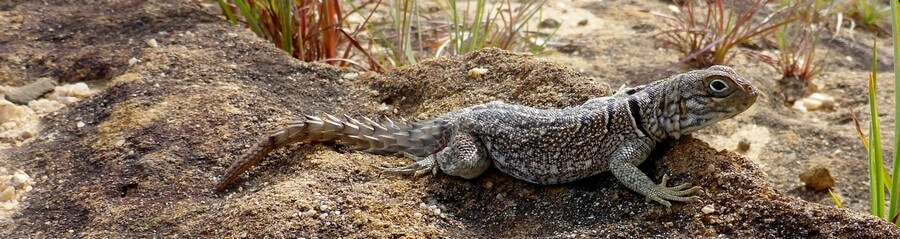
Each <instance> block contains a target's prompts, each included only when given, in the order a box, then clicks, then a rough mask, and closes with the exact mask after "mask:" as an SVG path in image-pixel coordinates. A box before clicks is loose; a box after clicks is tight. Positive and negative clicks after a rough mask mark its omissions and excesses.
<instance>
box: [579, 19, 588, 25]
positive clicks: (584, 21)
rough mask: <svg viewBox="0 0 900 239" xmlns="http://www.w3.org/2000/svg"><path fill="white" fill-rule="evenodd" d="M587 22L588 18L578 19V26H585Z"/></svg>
mask: <svg viewBox="0 0 900 239" xmlns="http://www.w3.org/2000/svg"><path fill="white" fill-rule="evenodd" d="M587 24H588V20H587V19H584V20H581V21H578V26H579V27H583V26H587Z"/></svg>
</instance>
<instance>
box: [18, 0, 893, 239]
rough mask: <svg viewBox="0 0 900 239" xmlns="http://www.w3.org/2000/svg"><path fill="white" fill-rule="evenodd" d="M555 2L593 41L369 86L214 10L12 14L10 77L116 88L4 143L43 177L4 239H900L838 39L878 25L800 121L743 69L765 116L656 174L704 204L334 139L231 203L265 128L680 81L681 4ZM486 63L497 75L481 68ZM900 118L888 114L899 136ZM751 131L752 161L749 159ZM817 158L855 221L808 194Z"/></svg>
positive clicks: (758, 114)
mask: <svg viewBox="0 0 900 239" xmlns="http://www.w3.org/2000/svg"><path fill="white" fill-rule="evenodd" d="M549 4H550V5H549V6H551V7H548V8H547V12H546V13H545V14H547V15H548V16H558V17H559V18H557V19H555V20H557V21H559V22H560V23H561V24H562V27H561V30H560V34H561V36H560V37H561V39H563V40H572V41H579V42H584V43H585V44H583V45H582V46H579V47H576V48H575V49H570V50H568V51H566V52H563V53H558V54H553V55H550V56H547V57H544V58H538V57H534V56H529V55H525V54H515V53H509V52H505V51H500V50H495V49H486V50H482V51H479V52H475V53H472V54H468V55H465V56H460V57H452V58H439V59H433V60H427V61H425V62H422V63H420V64H418V65H414V66H410V67H405V68H400V69H397V70H394V71H392V72H389V73H386V74H383V75H379V74H374V73H362V74H361V76H359V77H350V76H351V75H353V73H356V72H354V71H353V70H351V69H344V68H336V67H332V66H328V65H324V64H317V63H304V62H300V61H297V60H294V59H292V58H290V57H289V56H287V55H286V54H284V53H283V52H281V51H280V50H278V49H276V48H274V47H273V46H271V45H270V44H268V43H266V42H265V41H264V40H262V39H259V38H257V37H256V36H255V35H254V34H253V33H252V32H250V31H249V30H247V29H241V28H236V27H232V26H231V25H230V24H228V23H227V22H226V21H224V20H223V19H221V18H220V17H219V16H216V15H213V14H211V13H210V11H208V9H207V8H206V7H205V6H208V4H206V3H204V4H197V3H194V2H186V1H174V0H171V1H167V0H163V1H129V0H106V1H98V2H97V3H95V4H84V3H82V2H80V1H62V0H60V1H45V2H37V1H5V2H2V3H0V29H13V30H12V31H0V85H7V86H20V85H25V84H27V83H30V82H32V81H34V80H36V79H38V78H40V77H53V78H55V79H58V80H59V81H60V82H81V81H87V82H88V84H90V85H91V88H92V89H98V90H97V93H96V94H95V95H93V96H91V97H88V98H86V99H84V100H82V101H79V102H78V103H76V104H75V105H72V106H68V107H65V108H63V109H61V110H59V111H56V112H55V113H51V114H49V115H47V116H45V117H43V119H42V122H41V130H40V131H39V132H37V134H36V135H35V136H34V139H32V140H30V141H28V142H26V143H24V144H22V145H20V146H16V147H11V148H9V149H3V150H2V151H0V167H6V168H14V169H17V170H22V171H24V172H26V173H28V174H29V175H30V176H31V177H32V178H34V179H35V183H34V185H33V190H32V191H30V192H28V193H27V196H26V197H24V198H23V199H22V201H21V203H20V204H19V206H18V208H16V209H15V210H16V211H15V213H14V215H13V216H12V218H10V219H9V220H5V221H0V223H2V224H0V235H2V236H5V237H8V238H20V237H152V236H158V235H162V236H167V237H179V236H187V237H263V236H266V237H325V238H334V237H350V238H371V237H374V238H401V237H403V238H421V237H453V238H459V237H527V236H546V237H665V238H670V237H691V238H693V237H726V238H733V237H753V238H760V237H787V238H798V237H825V238H900V229H898V228H897V227H895V226H893V225H891V224H889V223H887V222H884V221H882V220H880V219H878V218H875V217H873V216H870V215H868V214H867V213H866V212H867V211H868V208H867V204H868V188H869V186H868V185H867V165H866V164H867V161H866V155H865V150H864V148H863V147H862V146H861V144H860V142H859V138H858V136H857V135H856V133H855V128H854V126H853V125H852V120H851V117H850V110H851V109H852V110H854V111H855V112H858V114H859V116H860V119H863V121H864V122H863V125H864V126H865V125H867V124H866V122H867V121H865V119H867V118H868V117H869V115H868V113H867V112H868V110H867V105H866V93H865V92H866V85H865V79H866V76H867V68H866V67H865V64H858V62H860V61H863V62H865V61H866V60H867V59H865V57H866V56H864V55H859V51H849V50H848V51H845V49H844V48H843V47H836V46H846V44H859V46H860V47H865V46H866V45H865V44H864V43H863V42H870V41H871V39H872V38H874V37H875V35H874V34H871V33H867V32H862V31H857V32H856V33H855V39H856V41H855V42H849V43H848V42H843V43H841V44H823V46H821V50H822V52H824V53H823V54H822V55H826V56H833V57H828V58H827V60H826V62H825V63H826V64H827V66H828V68H827V69H826V71H825V72H824V74H823V75H822V76H821V78H820V79H819V80H818V81H819V82H818V84H820V89H821V90H820V92H822V93H825V94H828V95H831V96H834V97H835V98H837V101H838V104H839V106H838V107H836V108H835V109H834V110H823V111H811V112H797V111H793V110H791V108H790V106H789V105H787V104H785V102H784V100H783V99H784V97H783V96H781V95H777V94H775V93H774V92H783V91H777V88H778V87H780V85H779V84H777V80H778V77H777V76H780V74H777V73H776V72H775V71H774V70H772V69H771V68H769V67H768V66H767V65H763V64H761V63H759V62H758V61H753V60H750V59H747V58H741V57H739V58H737V59H736V60H735V61H734V62H732V65H733V67H734V68H735V69H738V72H739V73H740V74H742V75H743V76H744V77H745V78H748V79H750V80H751V81H753V83H754V84H755V85H756V86H757V87H758V88H760V90H761V93H762V96H761V97H760V99H759V101H758V102H757V104H756V106H754V107H752V108H751V109H750V110H749V111H748V112H745V113H743V114H741V115H739V116H737V117H735V118H734V119H731V120H727V121H723V122H721V123H719V124H717V125H715V126H713V127H710V128H709V129H705V130H703V131H701V132H698V133H696V134H694V136H693V137H685V138H683V139H680V140H674V141H670V142H666V143H664V144H663V145H661V146H659V147H658V148H657V150H656V151H655V152H654V153H653V155H652V156H651V158H650V160H648V161H647V162H645V163H644V164H643V165H642V166H641V169H642V170H643V171H644V172H647V173H648V175H651V177H652V178H653V180H654V181H657V182H658V181H659V180H660V179H661V178H662V175H664V174H668V175H669V176H671V178H673V180H672V183H691V184H694V185H698V186H701V187H703V188H704V190H703V192H702V193H700V197H701V198H702V200H701V201H700V202H694V203H678V204H676V205H674V206H673V207H672V208H665V207H662V206H660V205H658V204H656V203H653V202H646V201H645V200H644V199H643V197H642V196H640V195H637V194H635V193H633V192H631V191H630V190H628V189H626V188H624V187H623V186H621V185H620V184H618V183H617V182H616V181H615V179H614V178H613V177H612V176H611V174H609V173H604V174H600V175H597V176H595V177H591V178H588V179H585V180H581V181H578V182H574V183H569V184H564V185H556V186H540V185H533V184H529V183H525V182H523V181H520V180H516V179H514V178H512V177H509V176H507V175H504V174H502V173H500V172H499V171H497V170H493V169H492V170H489V171H488V172H487V173H486V174H485V175H483V176H482V177H479V178H477V179H473V180H464V179H461V178H457V177H449V176H446V175H442V174H438V175H434V176H425V177H421V178H409V177H403V176H395V175H385V174H381V173H378V172H377V171H376V170H374V169H373V168H372V167H371V166H372V165H380V166H388V165H392V166H395V165H401V164H403V163H405V162H406V159H403V158H399V157H385V156H374V155H369V154H364V153H356V152H351V151H350V150H348V149H346V148H343V147H339V146H336V145H331V144H297V145H292V146H290V147H287V148H285V149H281V150H277V151H275V152H274V153H272V154H270V155H269V156H268V157H267V158H266V161H265V162H264V163H263V164H262V165H260V166H258V167H256V168H255V169H254V170H251V172H250V173H248V174H247V176H245V177H244V178H242V179H241V180H242V184H241V185H239V186H238V187H235V188H234V189H232V190H230V191H228V192H225V193H217V192H214V191H213V190H212V189H213V188H212V186H213V184H214V182H215V181H216V180H217V177H218V176H220V174H221V173H222V172H223V170H224V169H225V168H226V167H227V166H228V165H229V164H230V163H231V161H232V160H234V159H235V158H236V157H238V156H239V155H240V154H241V153H242V152H243V151H245V150H247V149H248V148H249V146H250V145H251V144H253V143H255V140H256V139H258V137H259V136H260V135H261V134H262V132H264V131H266V130H271V129H275V128H278V127H280V126H283V125H285V124H287V123H289V122H291V121H292V120H294V119H298V118H300V117H302V115H303V114H322V113H347V114H350V115H355V116H378V117H383V116H387V117H391V118H395V119H396V118H399V117H405V118H428V117H432V116H435V115H439V114H441V113H445V112H448V111H452V110H454V109H458V108H462V107H465V106H469V105H472V104H478V103H485V102H489V101H492V100H503V101H506V102H511V103H519V104H525V105H531V106H535V107H545V108H546V107H564V106H569V105H576V104H580V103H581V102H583V101H585V100H587V99H589V98H593V97H598V96H603V95H608V94H610V93H612V91H611V90H610V89H611V88H610V86H613V87H612V89H617V88H618V86H620V85H622V84H628V85H635V84H641V83H645V82H649V81H652V80H654V79H656V78H659V77H661V76H656V75H651V74H649V72H654V70H655V69H657V68H658V67H662V66H666V65H668V64H670V63H671V62H675V61H677V60H678V55H677V54H676V53H675V52H672V51H670V50H665V49H661V48H658V43H657V42H656V41H655V40H654V39H653V35H654V34H655V32H657V31H658V30H659V28H660V27H662V26H661V25H660V24H659V23H658V22H656V21H655V19H654V18H653V16H652V14H651V13H650V12H651V11H656V12H665V11H668V10H667V7H666V4H665V3H663V2H655V1H652V2H641V1H574V2H570V1H551V2H550V3H549ZM98 13H100V14H98ZM583 20H587V24H584V25H582V24H579V22H582V21H583ZM151 39H152V40H153V41H155V42H156V43H157V44H156V46H154V44H148V43H147V42H148V41H150V40H151ZM879 41H880V42H886V43H887V42H889V41H888V40H886V39H885V38H881V39H879ZM879 45H881V44H879ZM884 45H887V46H882V47H890V45H889V44H884ZM882 49H888V48H882ZM854 52H855V53H854ZM132 58H134V59H136V60H137V61H131V62H133V63H134V64H130V63H129V61H130V59H132ZM474 67H481V68H486V69H488V72H487V73H486V74H484V75H483V76H482V77H481V78H473V77H470V76H468V74H467V72H468V70H469V69H471V68H474ZM676 70H678V71H680V70H685V69H676ZM666 73H667V72H663V75H664V74H666ZM669 73H670V72H669ZM882 75H883V77H885V78H884V79H888V77H891V74H888V73H884V74H882ZM892 86H893V85H892V84H890V82H888V81H886V80H884V81H881V82H880V83H879V87H881V89H882V91H881V92H880V94H879V96H878V98H879V100H882V101H881V102H882V103H884V105H892V104H893V103H894V102H892V101H891V100H890V98H891V97H890V95H891V94H892V93H893V92H892V91H891V90H890V89H891V88H892ZM892 113H893V111H892V109H891V108H890V107H883V110H882V111H881V114H880V115H879V116H881V117H882V119H883V122H882V125H883V126H884V128H883V130H884V135H885V137H892V135H893V133H892V132H891V131H890V130H889V129H890V125H891V122H893V121H894V119H893V118H892V116H891V115H893V114H892ZM864 130H865V128H864ZM742 140H744V141H747V142H749V143H750V148H749V150H747V151H746V152H742V153H740V154H738V153H735V152H732V151H731V150H733V149H736V148H737V147H738V146H737V145H738V142H740V141H742ZM885 155H890V152H887V153H886V154H885ZM885 161H886V162H885V163H886V164H888V165H890V164H892V162H891V160H890V159H887V160H885ZM820 164H824V165H827V168H828V169H829V170H830V171H831V174H832V175H833V176H834V177H835V180H836V181H837V183H836V185H835V186H834V187H833V188H832V189H833V190H835V192H836V193H838V195H840V197H841V198H842V199H843V202H844V205H845V206H846V207H847V208H842V209H839V208H835V207H834V206H833V202H831V199H830V197H829V196H828V193H827V192H820V191H812V190H810V189H806V188H805V187H804V186H803V184H802V182H800V179H799V174H800V173H801V172H803V171H805V170H806V169H808V168H813V167H814V166H816V165H820ZM710 209H712V210H710Z"/></svg>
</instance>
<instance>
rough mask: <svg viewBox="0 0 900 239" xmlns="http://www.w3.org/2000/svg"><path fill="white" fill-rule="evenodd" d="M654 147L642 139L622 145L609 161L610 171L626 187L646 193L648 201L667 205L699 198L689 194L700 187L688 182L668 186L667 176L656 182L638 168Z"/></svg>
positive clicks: (642, 193)
mask: <svg viewBox="0 0 900 239" xmlns="http://www.w3.org/2000/svg"><path fill="white" fill-rule="evenodd" d="M652 148H653V146H652V144H651V143H649V142H646V141H642V140H634V141H629V142H626V143H624V144H623V145H622V147H620V148H619V149H618V150H616V151H615V153H613V154H612V157H611V158H610V161H609V169H610V171H612V173H613V175H614V176H615V177H616V179H618V180H619V182H620V183H622V184H623V185H625V187H628V188H630V189H631V190H633V191H635V192H637V193H639V194H641V195H644V196H645V197H647V200H648V201H649V200H653V201H656V202H659V203H660V204H662V205H665V206H666V207H669V206H672V203H670V202H669V201H677V202H691V201H696V200H699V199H700V198H699V197H697V196H688V195H690V194H691V193H694V192H696V191H698V190H700V187H691V185H690V184H688V183H685V184H681V185H678V186H674V187H667V186H666V180H668V177H667V176H663V179H662V182H661V183H660V184H654V183H653V181H652V180H650V178H649V177H647V175H646V174H644V173H643V172H641V170H639V169H638V168H637V166H636V164H639V163H641V162H643V161H644V160H645V159H646V158H647V156H649V155H650V151H651V150H652Z"/></svg>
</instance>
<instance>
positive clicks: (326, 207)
mask: <svg viewBox="0 0 900 239" xmlns="http://www.w3.org/2000/svg"><path fill="white" fill-rule="evenodd" d="M319 210H320V211H325V210H328V205H327V204H322V205H319Z"/></svg>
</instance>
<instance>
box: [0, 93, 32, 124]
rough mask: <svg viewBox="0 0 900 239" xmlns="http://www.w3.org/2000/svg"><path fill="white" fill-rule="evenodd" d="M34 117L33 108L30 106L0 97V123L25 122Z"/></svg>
mask: <svg viewBox="0 0 900 239" xmlns="http://www.w3.org/2000/svg"><path fill="white" fill-rule="evenodd" d="M36 117H37V116H36V115H35V114H34V110H32V109H31V108H28V107H27V106H22V105H16V104H13V103H12V102H9V101H6V100H4V99H0V124H2V123H7V122H18V123H25V122H28V121H30V119H32V118H36Z"/></svg>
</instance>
